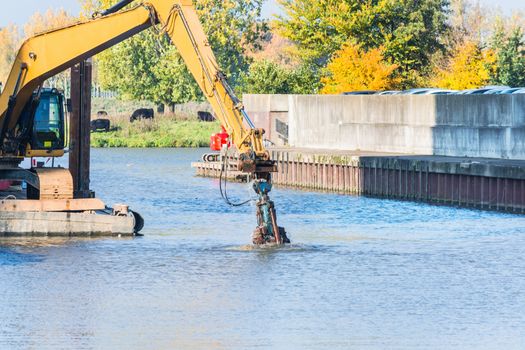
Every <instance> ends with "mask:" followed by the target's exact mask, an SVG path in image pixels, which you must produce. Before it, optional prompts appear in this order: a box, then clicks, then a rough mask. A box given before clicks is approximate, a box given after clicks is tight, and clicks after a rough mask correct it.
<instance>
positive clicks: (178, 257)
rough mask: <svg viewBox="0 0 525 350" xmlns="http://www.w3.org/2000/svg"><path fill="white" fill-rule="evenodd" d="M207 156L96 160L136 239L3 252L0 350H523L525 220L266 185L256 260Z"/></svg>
mask: <svg viewBox="0 0 525 350" xmlns="http://www.w3.org/2000/svg"><path fill="white" fill-rule="evenodd" d="M202 152H203V150H94V151H93V155H92V157H93V165H92V171H93V173H92V187H93V189H95V190H96V191H97V193H98V196H99V197H101V198H102V199H104V200H105V201H106V202H107V203H108V204H114V203H118V202H125V203H128V204H130V205H132V207H133V208H134V209H136V210H137V211H139V212H141V213H142V214H143V215H144V217H145V219H146V228H145V230H144V231H143V233H144V234H145V236H144V237H141V238H136V239H89V240H88V239H40V240H13V239H8V240H6V239H3V240H1V241H0V349H349V348H352V349H407V348H414V349H525V220H524V218H523V217H520V216H513V215H507V214H501V213H489V212H481V211H473V210H465V209H455V208H447V207H438V206H430V205H425V204H414V203H408V202H397V201H385V200H377V199H370V198H359V197H353V196H341V195H335V194H323V193H309V192H301V191H294V190H289V189H283V188H276V189H275V190H274V193H273V198H274V199H275V201H276V204H277V206H278V211H279V214H280V223H281V224H282V225H283V226H285V227H286V228H287V229H288V231H289V233H290V236H291V239H292V241H293V242H294V243H293V245H292V246H290V247H288V248H284V249H255V248H252V247H250V246H249V243H250V235H251V232H252V230H253V229H254V221H255V214H254V212H255V209H254V207H253V206H251V207H250V206H248V207H243V208H236V209H232V208H228V207H226V206H225V205H224V204H223V202H222V200H221V198H220V195H219V192H218V182H217V181H216V180H213V179H204V178H197V177H194V176H193V171H192V170H191V169H190V167H189V163H190V162H191V161H196V160H198V159H199V155H200V154H201V153H202ZM228 188H229V191H230V193H231V196H232V197H234V198H238V199H245V198H246V197H247V196H250V195H251V192H250V190H249V187H248V185H245V184H231V185H229V187H228Z"/></svg>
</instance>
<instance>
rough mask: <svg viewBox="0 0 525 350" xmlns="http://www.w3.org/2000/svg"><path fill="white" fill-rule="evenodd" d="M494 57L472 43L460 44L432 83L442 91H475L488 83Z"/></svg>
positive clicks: (492, 53)
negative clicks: (442, 89)
mask: <svg viewBox="0 0 525 350" xmlns="http://www.w3.org/2000/svg"><path fill="white" fill-rule="evenodd" d="M494 63H495V56H494V52H493V51H492V50H490V49H485V50H483V49H481V48H480V47H479V45H478V44H477V43H475V42H473V41H466V42H463V43H460V44H459V45H458V46H457V47H456V49H455V50H454V54H453V55H452V56H451V58H450V60H449V62H448V64H447V65H446V67H445V68H444V69H438V70H437V72H436V75H435V78H434V79H433V81H432V83H433V85H434V86H436V87H439V88H444V89H453V90H464V89H475V88H478V87H480V86H484V85H487V84H488V83H489V82H490V78H491V73H492V71H493V69H494Z"/></svg>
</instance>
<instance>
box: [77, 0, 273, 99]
mask: <svg viewBox="0 0 525 350" xmlns="http://www.w3.org/2000/svg"><path fill="white" fill-rule="evenodd" d="M113 3H115V0H87V1H85V2H84V9H85V11H86V13H90V12H93V11H95V10H100V9H102V8H106V7H108V6H110V5H112V4H113ZM262 3H263V0H225V1H216V0H202V1H198V2H197V3H196V9H197V12H198V14H199V16H200V18H201V22H202V23H203V26H204V30H205V32H206V34H207V35H208V38H209V41H210V44H211V46H212V47H213V49H214V52H215V54H216V56H217V60H218V63H219V66H220V67H221V69H222V70H223V72H224V73H225V74H226V75H227V76H228V77H229V80H230V82H231V83H232V85H235V84H236V83H237V82H238V79H239V77H240V74H241V72H243V71H247V70H248V67H249V64H250V62H251V60H250V58H249V57H248V55H247V51H248V49H250V48H253V49H256V48H257V47H259V43H260V41H261V40H262V38H263V36H264V35H265V33H266V31H267V25H266V23H265V22H262V21H260V20H259V18H260V13H261V8H262ZM98 65H99V67H100V81H101V83H102V86H103V87H104V88H106V89H111V90H115V91H117V92H119V94H120V95H121V97H123V98H126V99H146V100H150V101H153V102H156V103H162V104H168V105H173V104H176V103H183V102H187V101H190V100H196V99H200V98H202V94H201V92H200V90H199V88H198V86H197V84H196V83H195V81H194V79H193V77H192V76H191V74H190V73H189V71H188V70H187V68H186V65H185V64H184V63H183V61H182V58H181V56H180V54H179V53H178V51H177V49H176V48H175V47H174V46H173V45H171V44H170V40H169V38H166V37H159V36H158V35H157V34H156V33H155V32H154V31H151V30H149V31H145V32H143V33H140V34H138V35H136V36H134V37H132V38H130V39H128V40H127V41H125V42H123V43H121V44H119V45H117V46H116V47H114V48H111V49H109V50H107V51H106V52H104V53H102V54H101V55H99V56H98Z"/></svg>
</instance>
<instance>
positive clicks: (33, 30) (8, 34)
mask: <svg viewBox="0 0 525 350" xmlns="http://www.w3.org/2000/svg"><path fill="white" fill-rule="evenodd" d="M74 21H75V18H74V17H71V16H69V15H68V14H67V12H66V11H64V10H57V11H52V10H48V11H47V12H45V13H43V14H42V13H39V12H37V13H35V14H34V15H33V16H31V18H30V19H29V21H28V22H27V23H26V24H25V25H24V32H23V35H22V34H21V32H20V30H19V29H18V27H16V26H8V27H5V28H3V29H0V82H3V83H5V81H6V80H7V78H8V75H9V73H10V70H11V66H12V64H13V62H14V60H15V58H16V55H17V53H18V49H19V47H20V45H21V43H22V41H23V40H25V39H27V38H29V37H32V36H34V35H36V34H38V33H41V32H44V31H47V30H52V29H56V28H60V27H64V26H66V25H68V24H71V23H72V22H74ZM68 74H69V73H68V72H64V73H61V74H58V75H57V76H55V77H52V78H51V79H50V81H49V83H48V84H49V85H50V86H53V87H58V88H62V89H66V87H67V86H68V83H67V80H68V79H67V78H68V76H69V75H68Z"/></svg>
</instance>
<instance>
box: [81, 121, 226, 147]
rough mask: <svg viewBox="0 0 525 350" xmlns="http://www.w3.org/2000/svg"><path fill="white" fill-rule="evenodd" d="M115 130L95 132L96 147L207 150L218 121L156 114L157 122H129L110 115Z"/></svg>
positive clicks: (93, 143)
mask: <svg viewBox="0 0 525 350" xmlns="http://www.w3.org/2000/svg"><path fill="white" fill-rule="evenodd" d="M110 120H111V123H112V124H111V126H112V131H110V132H108V133H98V132H97V133H92V134H91V144H92V146H93V147H130V148H148V147H158V148H167V147H208V146H209V145H210V136H211V134H213V133H216V132H218V131H219V130H220V125H219V123H218V122H213V123H206V122H201V121H198V120H196V118H188V117H187V116H181V115H156V116H155V119H154V120H142V121H136V122H134V123H130V122H129V116H128V115H127V114H126V115H121V116H117V117H113V116H110Z"/></svg>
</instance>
